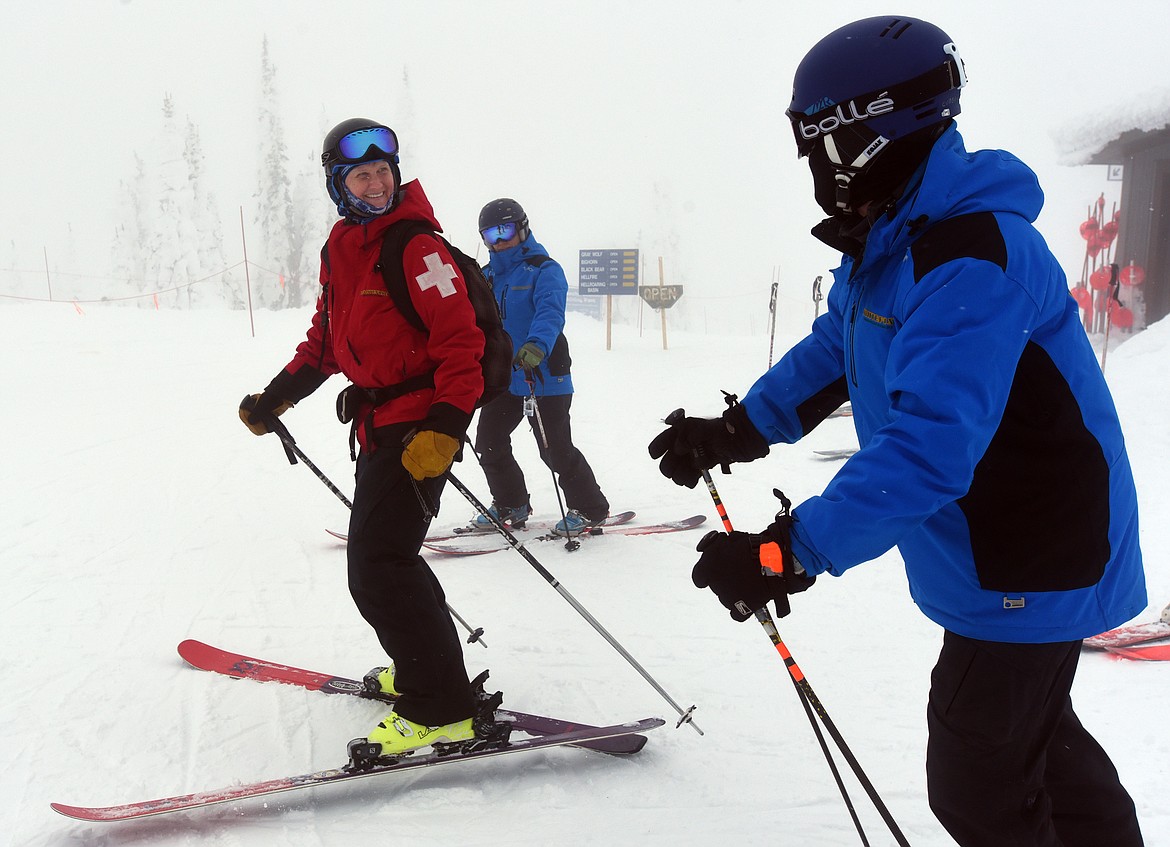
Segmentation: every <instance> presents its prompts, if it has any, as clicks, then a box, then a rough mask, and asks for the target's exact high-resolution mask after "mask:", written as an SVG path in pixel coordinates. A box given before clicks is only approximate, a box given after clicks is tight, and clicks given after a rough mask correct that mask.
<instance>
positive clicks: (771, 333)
mask: <svg viewBox="0 0 1170 847" xmlns="http://www.w3.org/2000/svg"><path fill="white" fill-rule="evenodd" d="M779 290H780V269H779V268H776V269H775V270H773V272H772V296H771V297H770V298H769V299H768V312H769V314H770V315H771V318H770V320H769V324H770V327H769V330H768V370H771V369H772V351H773V349H774V348H775V344H776V294H777V293H778V292H779Z"/></svg>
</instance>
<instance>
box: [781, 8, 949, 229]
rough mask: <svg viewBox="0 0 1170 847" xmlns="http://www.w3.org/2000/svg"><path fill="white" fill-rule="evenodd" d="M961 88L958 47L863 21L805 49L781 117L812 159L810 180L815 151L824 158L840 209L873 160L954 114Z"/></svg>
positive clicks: (927, 26)
mask: <svg viewBox="0 0 1170 847" xmlns="http://www.w3.org/2000/svg"><path fill="white" fill-rule="evenodd" d="M966 83H967V75H966V70H965V69H964V66H963V60H962V59H961V58H960V56H959V51H958V49H957V48H956V47H955V44H954V42H953V41H952V40H951V38H950V36H948V35H947V34H946V33H945V32H943V31H942V30H941V29H939V28H938V27H937V26H935V25H934V24H931V23H927V22H926V21H922V20H918V19H917V18H908V17H891V16H884V17H875V18H865V19H864V20H860V21H854V22H853V23H851V24H846V25H845V26H843V27H841V28H840V29H837V30H834V31H833V32H831V33H829V34H828V35H826V36H825V37H824V38H822V39H821V40H820V41H818V42H817V43H816V45H814V46H813V48H812V49H811V50H809V52H808V54H807V55H806V56H805V57H804V59H802V60H801V62H800V65H799V66H798V67H797V69H796V75H795V78H794V80H793V84H792V102H791V103H790V104H789V106H788V109H787V111H786V112H785V114H787V116H788V119H789V120H790V121H791V122H792V132H793V135H794V136H795V137H796V147H797V154H798V155H799V156H801V157H804V156H813V160H812V161H811V165H812V167H813V170H814V178H815V177H816V171H817V167H818V162H817V158H820V157H818V156H815V155H814V153H817V152H820V153H823V154H824V158H825V159H827V162H823V163H821V164H822V165H823V166H824V168H825V169H826V170H831V171H832V172H833V174H834V177H835V181H836V188H837V195H838V196H837V200H836V204H835V205H836V206H837V208H846V207H847V206H848V205H849V199H848V194H849V186H850V183H851V182H852V181H853V180H854V179H856V178H857V177H858V176H860V175H862V174H863V173H865V172H866V171H867V170H869V168H870V165H871V164H872V163H873V161H874V160H875V159H877V158H879V157H880V156H882V155H883V154H884V153H886V152H887V151H888V150H889V149H890V148H891V146H894V147H896V146H897V145H896V142H898V141H901V140H903V139H905V138H907V137H908V136H910V135H912V134H914V133H917V132H919V131H920V130H924V129H927V128H930V127H935V126H936V125H937V124H940V123H943V122H947V123H949V121H950V119H951V118H953V117H954V116H955V115H957V114H959V92H960V90H961V89H962V88H963V86H964V85H966ZM919 137H921V136H919ZM891 158H893V157H891V156H888V155H887V159H891ZM907 176H909V174H907ZM818 199H820V198H818ZM856 199H857V198H854V201H855V202H854V205H857V203H856ZM866 199H869V200H872V199H875V198H872V197H870V198H866ZM843 202H844V203H845V206H843V205H842V203H843ZM822 205H825V204H824V203H822Z"/></svg>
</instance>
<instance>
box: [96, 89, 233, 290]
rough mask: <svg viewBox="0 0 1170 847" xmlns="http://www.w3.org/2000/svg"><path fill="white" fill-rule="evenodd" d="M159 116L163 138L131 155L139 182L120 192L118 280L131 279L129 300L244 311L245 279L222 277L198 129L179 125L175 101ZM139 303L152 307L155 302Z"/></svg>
mask: <svg viewBox="0 0 1170 847" xmlns="http://www.w3.org/2000/svg"><path fill="white" fill-rule="evenodd" d="M162 111H163V121H162V128H161V130H160V132H159V134H158V136H156V137H155V139H154V140H153V141H152V142H151V144H150V145H149V146H148V147H147V148H146V150H145V151H143V152H137V151H136V152H135V153H134V165H135V172H134V176H133V177H132V178H131V179H130V180H129V182H127V181H123V182H122V183H121V186H120V207H121V208H120V217H119V221H118V224H117V225H116V226H115V230H114V241H113V254H114V255H113V266H114V276H115V277H116V278H118V279H124V280H126V281H127V282H126V289H127V294H133V293H140V294H144V295H145V294H152V295H157V300H158V303H159V305H161V306H166V307H170V308H181V309H189V308H193V307H202V306H223V305H228V306H230V307H233V308H239V307H240V306H242V304H243V297H242V292H241V283H240V280H241V279H242V274H237V273H230V272H229V273H225V268H226V266H227V264H228V263H227V261H226V260H225V257H224V249H223V228H222V226H221V224H220V220H219V214H218V212H217V211H216V207H215V203H214V199H213V198H212V197H210V196H209V195H208V193H207V191H206V189H205V187H204V183H205V178H204V156H203V150H202V145H201V144H200V141H199V131H198V128H197V127H196V126H195V124H194V123H193V122H191V121H190V120H187V122H186V124H185V125H184V126H182V127H180V124H179V122H178V121H177V120H176V117H175V108H174V102H173V101H172V99H171V97H170V95H166V96H165V97H164V98H163V109H162ZM134 302H135V303H136V305H138V306H139V307H142V308H153V307H154V305H155V297H153V296H152V297H141V298H138V299H136V300H135V301H134Z"/></svg>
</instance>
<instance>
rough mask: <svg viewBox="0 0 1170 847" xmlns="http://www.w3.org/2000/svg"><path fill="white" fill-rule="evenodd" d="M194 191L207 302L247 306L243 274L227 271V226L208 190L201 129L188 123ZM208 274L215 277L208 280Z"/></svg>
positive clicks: (186, 149)
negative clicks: (224, 224) (205, 185)
mask: <svg viewBox="0 0 1170 847" xmlns="http://www.w3.org/2000/svg"><path fill="white" fill-rule="evenodd" d="M183 159H184V160H185V161H186V163H187V171H188V174H189V177H188V179H189V180H190V184H191V190H192V207H191V212H190V216H191V221H192V223H193V224H194V227H195V236H196V239H197V245H196V247H197V250H198V254H199V261H200V266H201V268H202V274H201V276H200V282H199V287H200V289H201V290H202V291H203V292H204V297H203V299H204V300H205V301H207V302H216V303H226V304H227V305H228V306H230V307H231V308H233V309H240V308H243V307H244V305H245V304H244V291H243V275H242V274H240V273H237V272H236V271H234V270H232V271H229V270H227V264H228V263H227V260H226V256H225V254H224V239H223V224H222V223H221V221H220V217H219V209H218V206H217V205H216V202H215V195H214V194H211V193H210V192H207V191H205V190H204V184H205V180H204V156H203V145H202V143H201V142H200V140H199V128H198V127H197V126H196V125H195V124H194V123H192V122H191V121H190V120H188V121H187V137H186V143H185V146H184V148H183ZM207 274H214V276H212V277H210V278H208V277H207Z"/></svg>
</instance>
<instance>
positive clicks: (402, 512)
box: [348, 436, 475, 726]
mask: <svg viewBox="0 0 1170 847" xmlns="http://www.w3.org/2000/svg"><path fill="white" fill-rule="evenodd" d="M399 438H400V436H399ZM390 441H391V442H392V443H391V444H387V445H384V446H379V447H378V449H377V450H375V451H374V452H373V453H369V452H366V451H364V450H363V451H362V453H361V454H360V455H359V456H358V463H357V487H356V490H355V491H354V495H353V511H352V512H351V514H350V520H349V543H348V555H349V592H350V595H351V596H352V597H353V600H354V602H355V603H356V604H357V607H358V611H359V612H361V615H362V617H363V618H365V619H366V622H367V623H369V624H370V626H372V627H373V628H374V632H375V633H377V636H378V640H379V641H380V642H381V644H382V647H383V648H384V649H385V651H386V653H387V655H389V656H390V658H391V659H393V660H394V669H395V671H394V672H395V676H394V687H395V688H396V689H397V690H398V691H399V692H400V693H401V696H400V697H399V698H398V700H397V702H396V703H395V705H394V710H395V711H396V712H397V713H398V714H400V715H401V716H402V717H404V718H408V719H409V720H412V721H415V722H416V723H421V724H425V725H427V726H435V725H439V724H445V723H452V722H454V721H459V720H463V719H464V718H468V717H471V716H472V715H474V714H475V698H474V696H473V694H472V691H471V683H470V682H469V681H468V679H467V670H466V668H465V667H464V664H463V643H462V641H461V640H460V638H459V633H458V632H457V631H456V629H455V624H454V623H453V622H452V620H451V615H450V614H449V612H448V611H447V598H446V595H445V594H444V592H443V587H442V586H441V585H440V584H439V580H438V579H437V578H436V577H435V575H434V573H433V572H432V571H431V569H430V566H429V565H427V563H426V561H425V560H424V559H423V558H422V556H420V555H419V549H420V548H421V547H422V542H423V538H425V537H426V533H427V528H428V526H429V523H428V521H427V519H426V518H425V517H424V513H423V510H422V505H421V503H420V501H419V493H421V494H422V495H423V496H424V497H426V498H428V500H429V502H430V503H431V504H433V506H434V507H435V509H436V510H437V508H438V504H439V495H440V494H441V493H442V490H443V485H444V482H445V480H446V477H445V476H444V477H440V478H438V479H428V480H424V481H423V482H420V483H418V493H416V490H415V486H414V484H413V482H412V480H411V478H410V475H409V474H408V473H407V472H406V469H405V468H404V467H403V466H402V448H401V446H399V442H395V441H394V440H393V439H390Z"/></svg>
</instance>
